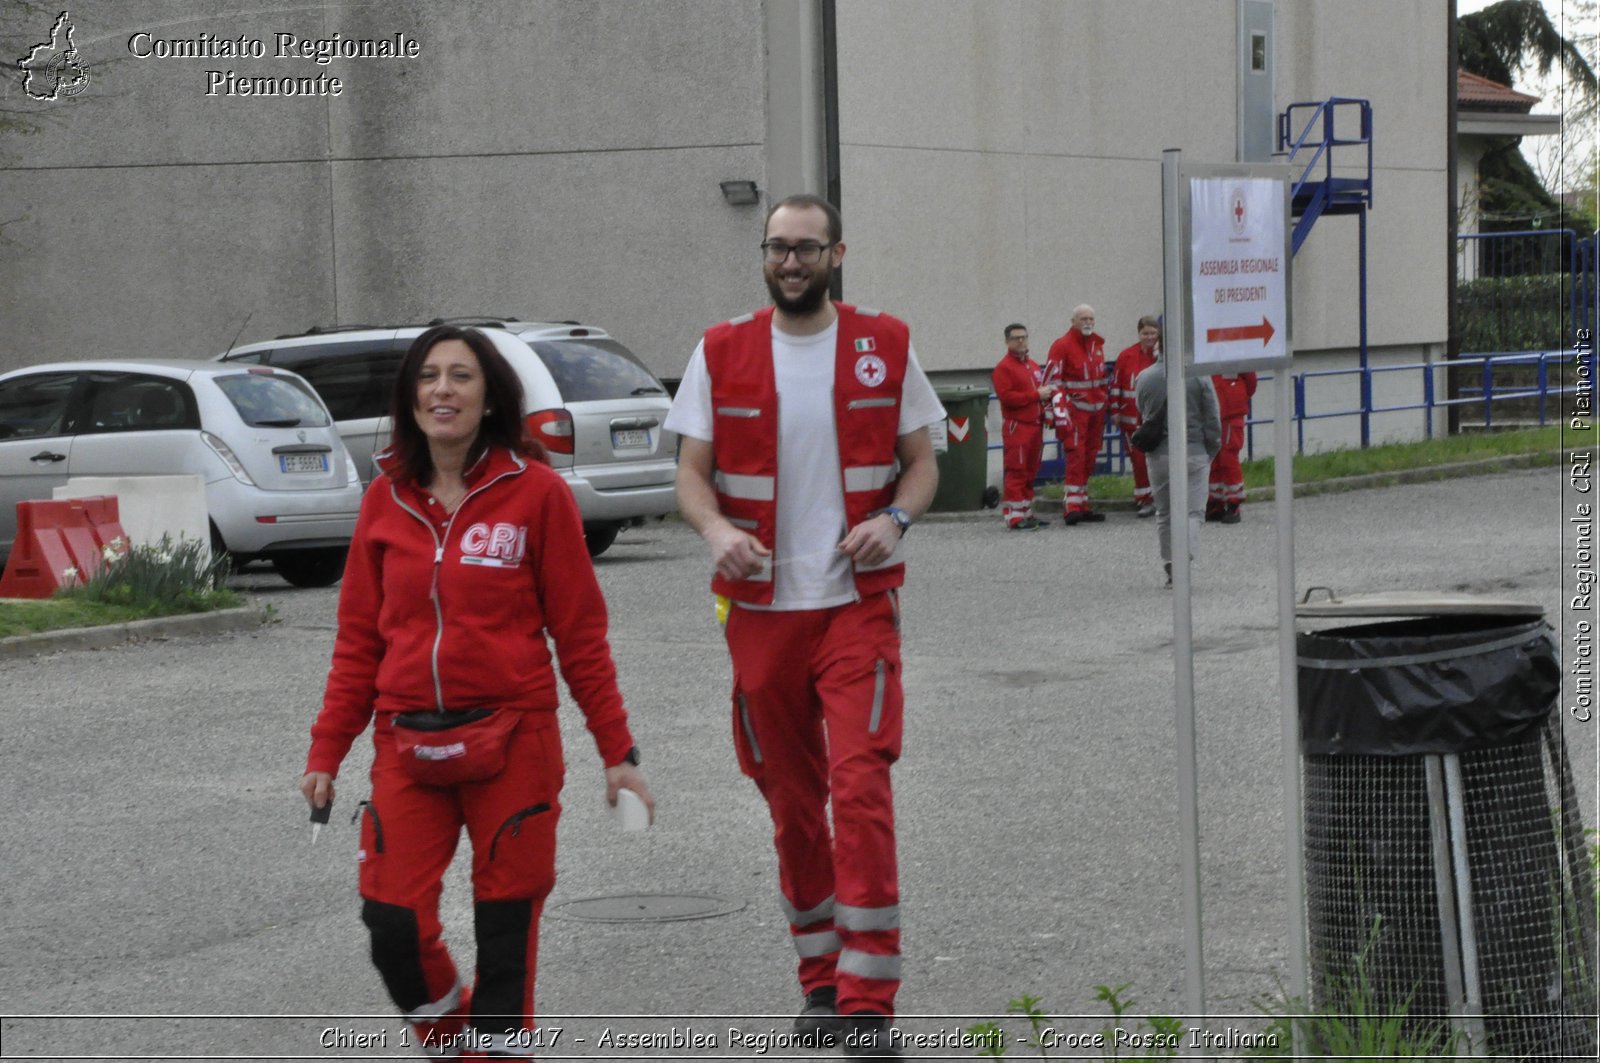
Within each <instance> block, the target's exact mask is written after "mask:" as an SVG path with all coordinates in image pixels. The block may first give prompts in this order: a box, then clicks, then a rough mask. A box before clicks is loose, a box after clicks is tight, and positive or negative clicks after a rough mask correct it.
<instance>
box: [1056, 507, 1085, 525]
mask: <svg viewBox="0 0 1600 1063" xmlns="http://www.w3.org/2000/svg"><path fill="white" fill-rule="evenodd" d="M1061 519H1062V520H1064V521H1066V522H1067V527H1069V528H1070V527H1072V526H1074V525H1076V524H1078V523H1080V522H1081V521H1082V520H1083V514H1082V513H1081V512H1079V511H1078V510H1076V509H1075V510H1073V511H1072V512H1071V513H1068V514H1066V515H1064V516H1063V517H1062V518H1061Z"/></svg>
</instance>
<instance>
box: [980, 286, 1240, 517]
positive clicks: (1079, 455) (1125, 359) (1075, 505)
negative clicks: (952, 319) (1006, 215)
mask: <svg viewBox="0 0 1600 1063" xmlns="http://www.w3.org/2000/svg"><path fill="white" fill-rule="evenodd" d="M1094 329H1095V313H1094V307H1092V306H1088V305H1082V306H1079V307H1077V308H1076V309H1074V310H1073V311H1072V325H1071V327H1070V328H1069V329H1068V330H1067V332H1066V334H1065V335H1063V336H1062V337H1061V338H1060V339H1058V340H1056V341H1055V343H1053V344H1051V345H1050V353H1049V354H1048V356H1047V357H1046V359H1045V363H1044V364H1043V365H1040V364H1039V363H1038V362H1035V361H1034V360H1033V359H1032V358H1030V357H1029V356H1028V330H1027V327H1026V326H1024V325H1021V324H1011V325H1007V326H1006V328H1005V339H1006V353H1005V355H1004V357H1002V358H1001V359H1000V363H999V364H998V365H996V366H995V368H994V373H993V377H992V379H993V383H994V392H995V397H996V398H997V399H998V401H999V405H1000V417H1001V442H1002V445H1003V448H1004V449H1003V459H1002V467H1003V469H1004V486H1003V488H1002V493H1001V508H1000V514H1001V516H1002V517H1003V518H1004V520H1005V523H1006V527H1007V528H1009V529H1011V530H1013V531H1031V530H1034V529H1037V528H1040V527H1043V524H1044V522H1043V521H1041V520H1040V519H1039V515H1038V514H1037V513H1036V512H1035V511H1034V506H1033V500H1034V482H1035V480H1036V479H1037V478H1038V475H1039V466H1040V463H1041V459H1042V457H1043V445H1044V432H1045V430H1046V429H1047V428H1048V429H1053V430H1054V433H1055V437H1056V441H1057V442H1058V443H1059V444H1060V447H1061V458H1062V464H1063V466H1064V476H1063V485H1062V488H1063V495H1062V518H1063V520H1064V521H1065V523H1066V524H1067V526H1068V527H1072V526H1075V525H1078V524H1084V523H1097V522H1099V521H1103V520H1105V519H1106V518H1105V514H1104V513H1101V512H1100V511H1098V510H1096V509H1095V508H1094V507H1093V506H1091V505H1090V501H1089V477H1090V475H1091V474H1092V473H1093V471H1094V466H1095V461H1096V459H1097V458H1098V457H1099V456H1100V449H1101V446H1102V444H1103V443H1104V436H1105V427H1106V421H1107V420H1108V419H1109V420H1110V422H1111V424H1113V425H1114V426H1116V428H1117V430H1118V431H1120V432H1121V433H1122V441H1123V446H1124V449H1125V451H1126V453H1127V455H1128V462H1129V464H1130V465H1131V466H1132V468H1133V502H1134V507H1135V511H1136V512H1137V513H1138V515H1139V516H1140V517H1152V516H1155V512H1156V506H1155V497H1154V495H1153V493H1152V491H1151V487H1150V473H1149V469H1148V468H1147V465H1146V461H1145V454H1144V452H1143V451H1141V450H1140V449H1139V448H1138V447H1136V446H1134V445H1133V442H1132V439H1131V437H1132V436H1133V433H1134V432H1135V431H1137V430H1138V428H1139V423H1140V418H1139V411H1138V408H1137V406H1136V405H1135V403H1134V382H1135V381H1136V380H1137V379H1138V378H1139V374H1140V373H1142V372H1144V371H1145V370H1146V369H1148V368H1150V367H1151V366H1152V365H1154V364H1155V363H1156V358H1157V352H1158V351H1159V349H1160V346H1161V319H1160V318H1158V317H1156V316H1155V315H1146V316H1144V317H1141V318H1140V319H1139V323H1138V336H1139V338H1138V341H1137V342H1136V343H1134V344H1132V345H1130V346H1128V347H1126V348H1124V349H1123V350H1122V352H1121V353H1119V354H1118V355H1117V358H1116V361H1115V362H1114V363H1113V364H1112V366H1111V367H1110V369H1109V371H1108V369H1107V366H1106V360H1105V340H1104V339H1103V338H1102V337H1101V336H1100V335H1099V334H1098V333H1097V332H1095V330H1094ZM1211 380H1212V384H1213V386H1214V387H1215V388H1216V391H1217V400H1218V403H1219V405H1220V406H1221V411H1222V421H1223V440H1222V450H1221V452H1220V453H1219V454H1218V455H1217V457H1216V460H1215V461H1214V462H1213V463H1212V465H1211V483H1210V493H1209V496H1208V499H1207V503H1206V520H1208V521H1217V522H1220V523H1223V524H1237V523H1239V521H1240V519H1241V518H1240V513H1239V507H1240V506H1241V505H1242V504H1243V503H1244V474H1243V471H1242V469H1241V467H1240V458H1239V455H1240V453H1241V451H1242V450H1243V448H1244V441H1245V421H1246V419H1247V418H1248V417H1249V415H1250V399H1251V396H1253V395H1254V394H1255V392H1256V375H1255V374H1254V373H1237V374H1226V375H1217V376H1213V377H1212V378H1211Z"/></svg>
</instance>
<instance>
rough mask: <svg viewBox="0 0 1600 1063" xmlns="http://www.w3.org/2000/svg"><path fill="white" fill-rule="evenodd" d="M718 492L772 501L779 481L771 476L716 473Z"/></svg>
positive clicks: (759, 500)
mask: <svg viewBox="0 0 1600 1063" xmlns="http://www.w3.org/2000/svg"><path fill="white" fill-rule="evenodd" d="M715 479H716V484H717V494H719V495H727V496H728V497H729V498H747V499H750V500H751V501H753V502H771V501H772V500H773V499H774V498H776V497H777V490H778V481H777V480H776V479H775V478H773V477H771V476H740V475H739V474H737V473H731V472H722V471H721V470H720V469H719V470H718V471H717V473H716V474H715Z"/></svg>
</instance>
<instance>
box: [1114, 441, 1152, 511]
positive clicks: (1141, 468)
mask: <svg viewBox="0 0 1600 1063" xmlns="http://www.w3.org/2000/svg"><path fill="white" fill-rule="evenodd" d="M1132 434H1133V433H1131V432H1123V433H1122V448H1123V450H1125V451H1127V453H1128V464H1129V465H1132V466H1133V502H1134V505H1138V506H1146V505H1150V506H1153V505H1155V501H1156V496H1155V495H1154V494H1153V493H1152V492H1151V490H1150V467H1149V466H1148V465H1146V464H1145V460H1144V451H1142V450H1140V449H1139V448H1138V447H1136V446H1134V445H1133V443H1132V442H1131V441H1130V440H1129V438H1128V437H1129V436H1130V435H1132Z"/></svg>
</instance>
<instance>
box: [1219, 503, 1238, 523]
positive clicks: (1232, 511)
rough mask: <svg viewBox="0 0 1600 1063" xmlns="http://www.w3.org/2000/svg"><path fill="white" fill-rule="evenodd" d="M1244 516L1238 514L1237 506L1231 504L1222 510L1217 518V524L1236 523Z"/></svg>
mask: <svg viewBox="0 0 1600 1063" xmlns="http://www.w3.org/2000/svg"><path fill="white" fill-rule="evenodd" d="M1243 519H1244V518H1243V517H1241V516H1240V515H1239V506H1238V505H1237V504H1233V505H1230V506H1228V507H1227V508H1226V509H1224V510H1223V511H1222V516H1220V517H1218V518H1217V522H1218V523H1219V524H1238V523H1239V522H1240V521H1241V520H1243Z"/></svg>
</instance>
